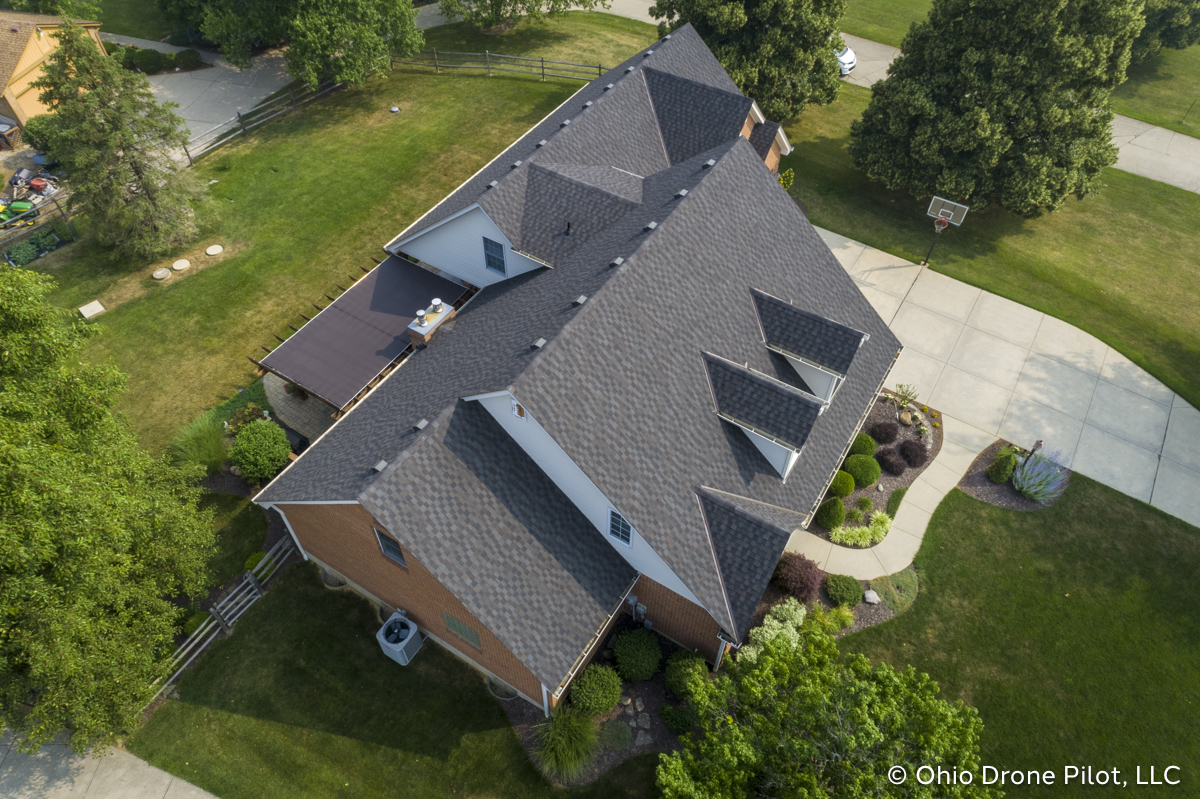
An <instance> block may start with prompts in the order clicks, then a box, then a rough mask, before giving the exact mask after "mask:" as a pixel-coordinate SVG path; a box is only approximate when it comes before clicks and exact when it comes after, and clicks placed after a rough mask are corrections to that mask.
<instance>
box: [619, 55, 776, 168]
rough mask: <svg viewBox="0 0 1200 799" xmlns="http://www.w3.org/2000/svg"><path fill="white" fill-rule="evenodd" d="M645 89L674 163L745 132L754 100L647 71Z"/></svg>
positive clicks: (696, 82)
mask: <svg viewBox="0 0 1200 799" xmlns="http://www.w3.org/2000/svg"><path fill="white" fill-rule="evenodd" d="M642 74H643V75H644V76H645V80H646V87H647V88H648V89H649V90H650V100H651V102H653V103H654V115H655V117H656V118H657V119H658V129H659V131H660V132H661V133H662V138H663V145H664V146H665V147H666V148H667V156H668V157H669V158H670V159H671V163H673V164H677V163H679V162H680V161H686V160H687V159H689V158H691V157H692V156H694V155H696V154H697V153H701V152H704V151H705V150H710V149H712V148H713V147H716V146H717V145H718V144H721V143H722V142H727V141H729V140H730V139H732V138H733V137H734V136H737V135H738V134H739V133H741V131H742V126H743V125H745V124H746V117H747V116H748V115H749V114H750V107H751V106H752V105H753V104H754V101H753V100H751V99H750V98H749V97H744V96H743V95H742V94H741V93H740V92H736V91H733V92H731V91H726V90H723V89H715V88H713V87H712V86H707V85H705V84H703V83H700V82H699V81H694V80H688V79H687V78H681V77H679V76H677V75H672V74H670V73H669V72H659V71H658V70H657V69H645V70H643V71H642Z"/></svg>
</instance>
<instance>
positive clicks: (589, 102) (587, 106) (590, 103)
mask: <svg viewBox="0 0 1200 799" xmlns="http://www.w3.org/2000/svg"><path fill="white" fill-rule="evenodd" d="M583 107H584V108H591V107H592V101H591V100H588V101H587V102H586V103H584V104H583Z"/></svg>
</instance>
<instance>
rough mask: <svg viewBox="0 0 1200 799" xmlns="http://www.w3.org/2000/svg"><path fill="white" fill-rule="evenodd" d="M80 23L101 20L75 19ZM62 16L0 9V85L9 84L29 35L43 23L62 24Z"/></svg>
mask: <svg viewBox="0 0 1200 799" xmlns="http://www.w3.org/2000/svg"><path fill="white" fill-rule="evenodd" d="M75 21H76V22H77V23H78V24H80V25H99V24H100V23H99V22H88V21H85V20H75ZM61 24H62V18H61V17H57V16H54V15H52V14H35V13H32V12H27V11H11V10H9V9H0V87H4V86H8V82H9V80H10V79H11V78H12V75H13V71H14V70H16V68H17V63H18V62H20V60H21V55H22V54H23V53H24V52H25V47H26V45H28V44H29V37H31V36H33V35H34V34H35V33H36V32H37V28H38V26H41V25H46V26H50V25H55V26H57V25H61Z"/></svg>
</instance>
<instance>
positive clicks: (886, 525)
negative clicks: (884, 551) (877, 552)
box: [871, 510, 892, 541]
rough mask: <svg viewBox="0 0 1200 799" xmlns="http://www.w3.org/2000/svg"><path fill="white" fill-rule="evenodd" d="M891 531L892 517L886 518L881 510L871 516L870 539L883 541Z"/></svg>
mask: <svg viewBox="0 0 1200 799" xmlns="http://www.w3.org/2000/svg"><path fill="white" fill-rule="evenodd" d="M891 529H892V517H891V516H888V515H887V514H886V513H884V512H883V511H881V510H877V511H875V512H874V513H872V514H871V537H872V538H875V537H878V540H879V541H882V540H883V537H884V536H886V535H887V534H888V533H889V532H891Z"/></svg>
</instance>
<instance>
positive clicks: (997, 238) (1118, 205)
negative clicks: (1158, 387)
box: [781, 86, 1200, 406]
mask: <svg viewBox="0 0 1200 799" xmlns="http://www.w3.org/2000/svg"><path fill="white" fill-rule="evenodd" d="M869 99H870V93H869V91H868V90H866V89H861V88H859V87H856V86H843V87H842V93H841V99H840V100H839V101H838V102H837V103H835V104H834V105H832V106H829V107H828V108H824V109H819V108H812V109H810V110H808V111H806V112H805V113H804V114H803V116H801V117H800V118H799V119H798V120H795V121H793V122H792V123H790V124H789V125H788V126H787V133H788V136H789V137H790V138H791V141H792V143H793V144H794V145H795V148H796V149H795V152H793V153H792V155H790V156H788V157H787V158H785V159H783V163H782V165H781V168H782V169H787V168H789V167H791V168H793V169H795V171H796V182H795V184H794V186H793V188H792V193H793V194H794V195H795V196H796V197H798V198H799V199H800V200H801V201H803V202H804V203H805V204H806V205H807V206H808V212H809V219H810V220H811V221H812V223H813V224H814V225H818V226H820V227H824V228H828V229H830V230H833V231H835V232H837V233H841V234H843V235H846V236H849V237H851V238H853V239H857V240H859V241H861V242H864V243H865V244H869V245H871V246H872V247H877V248H879V249H881V250H886V251H887V252H890V253H893V254H895V255H899V256H901V257H903V258H907V259H908V260H911V261H920V260H921V259H922V258H924V257H925V253H926V251H927V250H928V249H929V245H930V243H931V241H932V239H933V226H932V224H931V223H930V220H929V219H928V218H927V217H926V216H925V209H926V207H927V204H928V201H927V200H914V199H913V198H911V197H909V196H908V195H906V194H903V193H900V192H889V191H886V190H884V189H883V188H881V187H880V186H879V185H878V184H875V183H872V182H870V181H868V180H867V179H866V177H865V176H864V175H863V174H862V173H861V172H859V171H858V170H857V169H855V168H854V165H853V163H852V162H851V159H850V155H849V153H847V152H846V149H845V148H846V146H847V144H848V143H849V136H850V123H851V122H852V121H853V120H854V119H856V118H858V117H859V116H860V115H861V114H862V112H863V110H864V109H865V108H866V106H867V102H868V101H869ZM1104 181H1105V182H1106V184H1107V185H1106V186H1105V187H1104V189H1103V191H1101V192H1100V194H1098V195H1095V196H1092V197H1088V198H1087V199H1085V200H1082V201H1077V200H1075V199H1073V198H1072V199H1069V200H1068V201H1067V202H1066V203H1065V204H1064V205H1063V207H1062V208H1061V209H1060V210H1058V211H1056V212H1054V213H1051V214H1046V215H1044V216H1042V217H1041V218H1039V219H1034V220H1024V219H1021V218H1019V217H1017V216H1014V215H1012V214H1009V213H1007V212H1004V211H1000V210H991V211H988V212H986V213H974V212H972V213H971V214H970V215H969V216H968V217H967V220H966V222H965V223H964V224H963V226H962V227H961V228H953V229H951V230H949V231H947V232H946V233H945V235H943V236H942V241H941V243H939V244H938V246H937V250H936V251H935V253H934V256H933V268H934V269H935V270H937V271H939V272H943V273H945V274H947V275H950V276H951V277H955V278H958V279H959V280H963V281H966V282H968V283H971V284H973V285H976V286H980V287H982V288H984V289H987V290H988V291H992V292H995V293H997V294H1001V295H1003V296H1005V297H1008V298H1010V299H1013V300H1015V301H1017V302H1019V303H1022V304H1024V305H1029V306H1032V307H1034V308H1037V309H1038V310H1041V311H1045V312H1046V313H1048V314H1050V315H1052V316H1056V317H1058V318H1060V319H1063V320H1065V321H1067V322H1070V323H1071V324H1073V325H1076V326H1077V327H1080V328H1082V329H1084V330H1086V331H1088V332H1089V333H1091V334H1093V335H1095V336H1097V337H1098V338H1100V339H1102V340H1103V341H1105V342H1106V343H1108V344H1109V345H1111V346H1112V347H1114V348H1116V349H1117V350H1119V351H1121V352H1122V353H1124V354H1125V355H1126V356H1128V357H1129V358H1130V359H1132V360H1133V361H1134V362H1135V363H1137V364H1138V365H1140V366H1141V367H1143V368H1144V369H1146V370H1147V371H1149V372H1150V373H1151V374H1153V375H1154V376H1155V377H1157V378H1158V379H1159V380H1161V381H1162V382H1164V383H1165V384H1167V385H1168V386H1170V387H1171V388H1172V389H1174V390H1175V391H1176V392H1178V393H1179V394H1181V395H1182V396H1183V397H1184V398H1185V399H1186V400H1187V401H1188V402H1190V403H1191V404H1192V405H1198V406H1200V369H1198V368H1197V364H1200V266H1198V265H1197V262H1196V259H1195V253H1196V252H1198V251H1200V226H1198V225H1197V220H1200V195H1197V194H1194V193H1191V192H1187V191H1183V190H1182V189H1176V188H1174V187H1172V186H1168V185H1166V184H1164V183H1159V182H1157V181H1153V180H1148V179H1146V178H1142V177H1138V176H1136V175H1131V174H1129V173H1128V172H1122V171H1120V170H1116V169H1109V170H1106V171H1105V173H1104Z"/></svg>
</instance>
